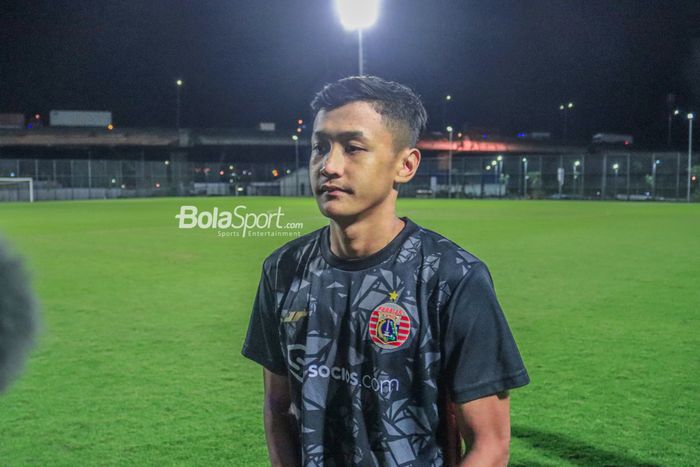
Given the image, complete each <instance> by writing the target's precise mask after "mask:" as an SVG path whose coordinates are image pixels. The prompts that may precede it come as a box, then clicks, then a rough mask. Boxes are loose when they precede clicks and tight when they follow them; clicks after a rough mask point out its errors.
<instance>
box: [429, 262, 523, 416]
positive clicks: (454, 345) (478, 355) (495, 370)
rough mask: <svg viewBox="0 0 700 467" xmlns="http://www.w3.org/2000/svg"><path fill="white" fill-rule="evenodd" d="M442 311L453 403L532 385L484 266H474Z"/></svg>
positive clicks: (481, 264) (445, 354)
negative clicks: (444, 310) (443, 311)
mask: <svg viewBox="0 0 700 467" xmlns="http://www.w3.org/2000/svg"><path fill="white" fill-rule="evenodd" d="M446 307H447V308H446V313H447V321H446V322H447V329H446V330H445V332H444V334H443V336H444V339H443V342H442V345H443V349H442V351H443V356H444V357H445V358H444V360H443V362H444V365H445V368H444V369H445V371H446V376H447V382H448V386H449V390H450V395H451V397H452V400H453V401H454V402H456V403H464V402H469V401H471V400H474V399H479V398H481V397H486V396H489V395H493V394H496V393H498V392H501V391H505V390H507V389H513V388H516V387H520V386H524V385H526V384H528V383H529V382H530V378H529V376H528V374H527V370H526V369H525V365H524V364H523V361H522V358H521V357H520V352H519V351H518V347H517V346H516V344H515V339H514V338H513V334H512V333H511V331H510V328H509V327H508V323H507V322H506V318H505V316H504V314H503V310H502V309H501V306H500V305H499V303H498V300H497V298H496V293H495V291H494V287H493V280H492V278H491V274H490V273H489V271H488V268H487V267H486V265H485V264H484V263H476V264H474V265H473V266H472V269H471V270H470V271H469V272H468V273H467V275H466V276H465V277H464V278H463V279H462V281H461V282H460V283H459V284H458V285H457V287H456V288H455V290H454V292H453V293H452V295H451V297H450V299H449V301H448V302H447V304H446Z"/></svg>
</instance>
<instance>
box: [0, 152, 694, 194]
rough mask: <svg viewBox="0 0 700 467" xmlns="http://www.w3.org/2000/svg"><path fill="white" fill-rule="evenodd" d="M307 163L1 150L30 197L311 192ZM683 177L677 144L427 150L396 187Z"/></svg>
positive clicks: (502, 187)
mask: <svg viewBox="0 0 700 467" xmlns="http://www.w3.org/2000/svg"><path fill="white" fill-rule="evenodd" d="M691 162H692V164H691V166H692V168H691V171H690V174H691V190H690V195H691V196H690V197H691V200H692V201H700V189H699V188H698V185H699V181H698V178H700V166H699V165H697V164H698V157H697V154H695V155H694V156H693V160H692V161H691ZM305 165H306V164H304V168H303V169H302V170H301V171H300V173H299V176H298V177H297V175H296V174H295V172H294V169H295V167H294V165H293V164H290V163H279V164H272V163H268V164H255V163H229V162H225V163H219V162H208V163H202V162H190V161H185V160H166V161H144V160H91V159H0V178H2V177H7V178H13V177H17V178H20V177H26V178H32V179H33V181H34V199H35V200H39V201H40V200H71V199H100V198H102V199H103V198H130V197H150V196H197V195H202V196H206V195H209V196H212V195H224V196H236V195H295V194H299V195H302V196H305V195H309V194H310V189H309V186H308V171H307V170H306V168H305ZM450 166H451V170H449V169H450ZM297 180H298V182H297ZM297 183H298V184H299V185H298V187H297ZM687 185H688V155H687V153H686V154H684V153H680V152H663V153H662V152H648V153H640V152H611V151H608V152H603V153H595V154H591V153H585V154H583V153H582V154H566V155H549V154H547V155H544V154H543V155H533V154H526V155H515V154H504V155H503V156H498V155H488V156H487V155H482V156H474V155H455V156H453V157H452V160H451V161H450V158H449V156H448V155H438V156H436V157H424V159H423V160H422V162H421V166H420V169H419V171H418V174H417V175H416V176H415V177H414V179H413V180H412V181H411V182H410V183H408V184H405V185H402V186H401V187H400V195H401V196H404V197H442V198H444V197H448V196H450V197H453V198H490V197H504V198H561V199H565V198H573V199H623V200H641V199H655V200H679V201H684V200H685V199H686V196H687ZM28 199H29V194H28V190H27V189H26V187H24V186H23V185H19V184H18V185H13V184H10V185H0V201H25V200H28Z"/></svg>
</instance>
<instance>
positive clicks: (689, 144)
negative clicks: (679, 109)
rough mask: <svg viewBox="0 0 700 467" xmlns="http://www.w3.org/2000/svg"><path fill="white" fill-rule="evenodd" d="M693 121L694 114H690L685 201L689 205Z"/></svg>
mask: <svg viewBox="0 0 700 467" xmlns="http://www.w3.org/2000/svg"><path fill="white" fill-rule="evenodd" d="M694 119H695V114H693V113H692V112H691V113H689V114H688V192H687V194H686V197H687V200H688V202H689V203H690V170H691V164H692V160H693V120H694Z"/></svg>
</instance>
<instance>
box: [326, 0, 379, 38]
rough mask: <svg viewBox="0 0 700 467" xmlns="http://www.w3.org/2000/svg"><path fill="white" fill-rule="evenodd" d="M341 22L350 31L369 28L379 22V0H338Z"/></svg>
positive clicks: (337, 7)
mask: <svg viewBox="0 0 700 467" xmlns="http://www.w3.org/2000/svg"><path fill="white" fill-rule="evenodd" d="M335 4H336V9H337V11H338V16H340V22H341V23H342V25H343V27H344V28H345V29H347V30H348V31H355V30H357V29H367V28H369V27H371V26H372V25H373V24H374V23H376V22H377V18H378V17H379V0H336V2H335Z"/></svg>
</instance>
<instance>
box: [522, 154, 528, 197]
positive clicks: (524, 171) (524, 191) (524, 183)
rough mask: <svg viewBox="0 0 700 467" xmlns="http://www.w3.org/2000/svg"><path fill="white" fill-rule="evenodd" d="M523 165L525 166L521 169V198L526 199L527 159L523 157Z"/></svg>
mask: <svg viewBox="0 0 700 467" xmlns="http://www.w3.org/2000/svg"><path fill="white" fill-rule="evenodd" d="M523 165H524V166H525V168H524V169H523V197H524V198H527V179H528V178H529V177H528V176H527V157H523Z"/></svg>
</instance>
